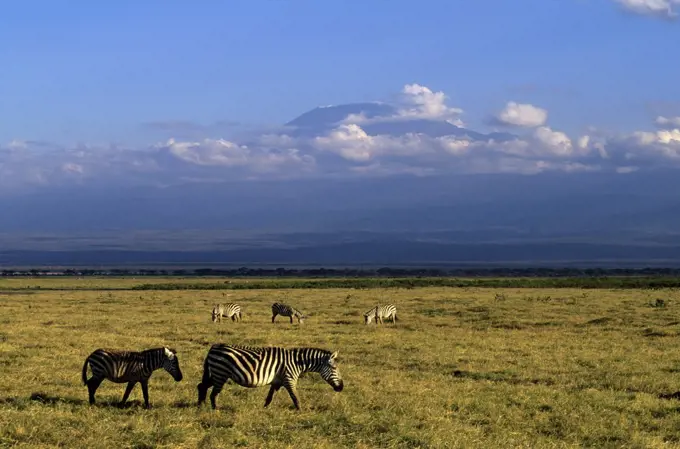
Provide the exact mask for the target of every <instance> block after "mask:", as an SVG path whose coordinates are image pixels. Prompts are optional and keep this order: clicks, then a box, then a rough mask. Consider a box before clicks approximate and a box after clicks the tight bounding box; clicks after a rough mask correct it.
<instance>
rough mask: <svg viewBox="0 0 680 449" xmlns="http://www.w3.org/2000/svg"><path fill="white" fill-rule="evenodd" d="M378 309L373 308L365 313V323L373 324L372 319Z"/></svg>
mask: <svg viewBox="0 0 680 449" xmlns="http://www.w3.org/2000/svg"><path fill="white" fill-rule="evenodd" d="M376 312H377V310H376V309H371V310H369V311H368V312H366V313H364V324H371V321H372V320H373V318H375V314H376Z"/></svg>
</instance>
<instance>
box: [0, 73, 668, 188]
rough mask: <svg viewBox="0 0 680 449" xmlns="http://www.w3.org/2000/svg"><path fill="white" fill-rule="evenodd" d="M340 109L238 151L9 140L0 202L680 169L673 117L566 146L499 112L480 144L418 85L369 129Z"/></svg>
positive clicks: (536, 124)
mask: <svg viewBox="0 0 680 449" xmlns="http://www.w3.org/2000/svg"><path fill="white" fill-rule="evenodd" d="M343 107H345V108H346V109H347V110H349V111H350V112H349V113H348V114H346V116H344V118H342V119H341V120H335V121H332V122H330V123H328V122H323V120H322V122H320V123H321V125H323V126H320V127H319V132H318V133H317V134H314V133H312V134H309V133H307V134H304V135H302V134H296V133H295V132H294V131H295V129H291V128H290V127H289V128H288V129H281V130H275V131H272V130H269V131H268V132H263V133H259V134H258V133H255V134H251V135H250V136H249V137H247V138H244V140H243V141H233V140H227V139H224V138H222V137H221V136H220V135H203V136H202V137H201V138H195V139H194V138H191V139H189V138H171V139H168V140H166V141H163V142H158V143H155V144H151V145H149V146H146V147H142V148H131V147H123V146H117V145H88V144H78V145H72V146H68V145H57V144H52V143H49V142H38V141H31V140H13V141H11V142H8V143H6V144H4V145H0V192H8V191H12V189H17V188H20V187H22V186H50V185H55V184H64V183H72V184H79V185H86V184H88V183H108V185H130V184H144V185H149V184H154V185H167V184H172V183H181V182H187V181H192V182H197V181H202V182H208V181H225V180H258V179H294V178H304V177H318V178H328V177H357V176H363V177H367V176H389V175H394V174H403V173H410V174H414V175H418V176H428V175H434V174H469V173H523V174H535V173H541V172H546V171H559V172H582V171H595V172H596V171H603V172H612V173H621V174H625V173H630V172H632V171H636V170H645V169H652V168H655V167H668V166H673V165H676V164H677V165H680V117H664V116H659V117H656V119H654V120H650V123H649V129H648V130H644V129H643V130H632V131H631V132H628V133H624V134H606V133H602V132H598V131H593V132H590V133H586V134H583V135H576V136H570V135H567V133H565V132H563V131H561V130H560V129H559V128H558V127H555V126H554V125H553V124H549V123H548V117H549V114H548V111H547V110H546V109H543V108H541V107H539V106H536V105H532V104H528V103H519V102H515V101H508V102H507V103H506V104H505V106H504V107H503V108H501V109H499V112H496V113H495V114H494V117H495V120H496V122H497V124H503V125H504V126H506V127H508V128H509V129H510V130H511V131H513V133H516V134H504V133H489V134H483V133H480V132H477V131H473V130H469V129H467V128H464V127H463V123H462V121H461V119H460V117H461V115H462V114H463V113H464V111H463V109H462V108H460V107H457V106H452V105H450V104H448V97H447V96H446V95H445V94H444V93H443V92H439V91H434V90H432V89H430V88H428V87H426V86H423V85H420V84H415V83H414V84H407V85H405V86H404V87H403V89H402V91H401V96H400V99H399V100H398V101H397V102H396V104H394V105H391V107H382V109H380V110H381V111H383V113H382V115H381V114H377V115H376V114H372V115H371V116H370V118H369V116H368V115H366V113H365V111H364V110H361V108H359V109H357V110H356V111H353V110H352V105H344V106H343ZM346 109H343V111H345V110H346ZM320 114H321V115H319V117H320V119H323V117H324V116H323V114H322V113H320ZM376 125H380V126H381V127H379V128H375V126H376ZM385 126H387V127H385ZM376 130H377V131H376ZM307 131H308V130H307ZM206 134H209V133H208V132H207V131H206Z"/></svg>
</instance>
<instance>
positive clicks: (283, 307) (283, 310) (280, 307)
mask: <svg viewBox="0 0 680 449" xmlns="http://www.w3.org/2000/svg"><path fill="white" fill-rule="evenodd" d="M276 315H281V316H287V317H290V324H293V317H296V318H297V319H298V323H299V324H302V323H303V322H304V319H305V318H307V317H306V316H305V314H304V313H302V312H300V311H299V310H298V309H296V308H295V307H291V306H289V305H287V304H281V303H280V302H275V303H274V304H272V323H273V322H274V319H275V318H276Z"/></svg>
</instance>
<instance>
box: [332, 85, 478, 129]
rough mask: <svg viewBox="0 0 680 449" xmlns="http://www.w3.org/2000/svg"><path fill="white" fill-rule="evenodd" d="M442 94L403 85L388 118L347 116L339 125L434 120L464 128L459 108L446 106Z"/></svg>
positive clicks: (419, 87) (423, 87)
mask: <svg viewBox="0 0 680 449" xmlns="http://www.w3.org/2000/svg"><path fill="white" fill-rule="evenodd" d="M446 100H447V96H446V95H445V94H444V92H441V91H439V92H433V91H432V90H431V89H430V88H429V87H426V86H423V85H420V84H417V83H413V84H406V85H404V87H403V89H402V91H401V96H400V101H399V104H398V105H396V106H397V107H396V112H395V113H394V114H393V115H389V116H379V117H371V118H368V117H366V115H365V114H364V113H359V114H349V115H348V116H347V117H346V118H345V119H344V120H343V121H342V122H341V124H357V125H361V124H367V123H378V122H387V121H400V120H419V119H421V120H422V119H425V120H436V121H446V122H449V123H451V124H452V125H456V126H459V127H461V128H462V127H465V123H464V122H463V121H462V120H461V118H460V115H461V114H463V110H462V109H461V108H455V107H451V106H448V105H447V104H446Z"/></svg>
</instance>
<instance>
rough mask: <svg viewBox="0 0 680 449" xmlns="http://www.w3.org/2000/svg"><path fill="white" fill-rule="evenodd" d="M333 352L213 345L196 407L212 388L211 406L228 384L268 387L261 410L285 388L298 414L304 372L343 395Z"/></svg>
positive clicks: (313, 349)
mask: <svg viewBox="0 0 680 449" xmlns="http://www.w3.org/2000/svg"><path fill="white" fill-rule="evenodd" d="M337 355H338V353H337V351H336V352H331V351H327V350H324V349H317V348H291V349H286V348H281V347H249V346H233V345H225V344H221V343H218V344H215V345H212V347H211V348H210V350H209V351H208V355H207V356H206V358H205V361H204V364H203V379H202V381H201V383H199V384H198V405H199V406H200V405H201V404H202V403H203V402H205V398H206V396H207V394H208V389H209V388H210V387H212V393H211V394H210V402H211V405H212V408H216V406H217V405H216V403H215V398H216V397H217V395H218V394H219V393H220V391H222V387H223V386H224V384H225V383H226V382H227V381H228V380H229V379H231V380H233V381H234V382H235V383H237V384H238V385H240V386H242V387H248V388H255V387H261V386H264V385H271V387H270V388H269V394H268V395H267V399H266V400H265V403H264V406H265V407H267V406H268V405H269V404H270V403H271V401H272V398H273V397H274V393H276V392H277V391H278V390H279V389H280V388H281V387H284V388H285V389H286V390H287V391H288V394H289V395H290V397H291V399H292V400H293V404H294V405H295V407H296V408H297V409H298V410H299V409H300V403H299V401H298V398H297V394H296V387H297V381H298V378H299V377H300V375H301V374H302V373H304V372H316V373H319V374H320V375H321V377H322V378H323V379H324V380H325V381H326V382H327V383H328V384H329V385H330V386H332V387H333V389H334V390H335V391H342V389H343V387H344V384H343V380H342V377H341V376H340V372H339V371H338V367H337V364H336V361H335V358H336V356H337Z"/></svg>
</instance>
